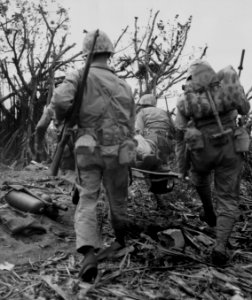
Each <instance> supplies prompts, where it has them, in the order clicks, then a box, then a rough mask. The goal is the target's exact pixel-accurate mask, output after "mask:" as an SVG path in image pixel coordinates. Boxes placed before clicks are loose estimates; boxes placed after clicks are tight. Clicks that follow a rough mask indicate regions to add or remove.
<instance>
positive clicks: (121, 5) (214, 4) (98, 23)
mask: <svg viewBox="0 0 252 300" xmlns="http://www.w3.org/2000/svg"><path fill="white" fill-rule="evenodd" d="M61 3H62V4H63V5H64V7H65V8H69V16H70V32H71V39H72V40H73V41H74V42H76V43H77V47H80V48H81V44H82V39H83V29H86V30H88V31H89V30H95V29H97V28H99V29H101V30H103V31H105V32H106V33H107V34H108V36H109V37H110V38H111V39H112V41H116V40H117V38H118V36H119V35H120V34H121V32H122V30H123V29H124V28H125V27H126V26H127V25H129V26H130V27H131V28H132V29H133V26H134V17H135V16H137V17H138V20H139V25H146V22H147V19H148V17H149V12H150V10H151V9H152V10H153V11H154V12H155V11H157V10H159V11H160V13H159V18H160V19H162V20H163V21H168V20H170V21H172V20H173V19H174V17H175V15H176V14H179V20H180V21H181V23H183V22H185V21H186V20H187V19H188V18H189V16H190V15H192V25H191V29H190V31H189V36H188V40H187V44H186V48H185V52H187V53H191V52H192V51H193V47H195V48H197V47H204V46H206V45H207V46H208V49H207V56H206V57H205V59H206V60H207V61H208V62H209V63H210V64H211V65H212V67H213V68H214V69H215V70H216V71H219V70H220V69H222V68H224V67H226V66H227V65H232V66H233V67H234V68H235V69H236V70H237V68H238V66H239V63H240V57H241V52H242V49H245V56H244V68H243V71H242V74H241V77H240V80H241V83H242V84H243V86H244V88H245V91H247V90H248V89H249V88H250V87H251V86H252V38H251V31H252V13H251V12H252V1H251V0H61Z"/></svg>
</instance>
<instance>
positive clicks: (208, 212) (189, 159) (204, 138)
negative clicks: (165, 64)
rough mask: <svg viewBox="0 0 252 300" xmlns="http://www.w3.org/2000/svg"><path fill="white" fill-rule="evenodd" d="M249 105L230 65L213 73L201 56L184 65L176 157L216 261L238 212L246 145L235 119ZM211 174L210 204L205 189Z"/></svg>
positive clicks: (220, 257) (222, 257) (221, 257)
mask: <svg viewBox="0 0 252 300" xmlns="http://www.w3.org/2000/svg"><path fill="white" fill-rule="evenodd" d="M249 109H250V105H249V102H248V101H247V99H246V97H245V93H244V90H243V87H242V86H241V84H240V82H239V77H238V75H237V73H236V72H235V70H234V69H233V68H232V67H231V66H228V67H226V68H224V69H222V70H221V71H219V72H218V73H216V72H215V71H214V70H213V69H212V67H211V66H210V65H209V64H208V63H207V62H205V61H202V60H197V61H195V62H194V63H193V64H192V65H191V66H190V67H189V70H188V76H187V80H186V84H185V86H184V93H183V94H182V95H181V96H180V97H179V99H178V102H177V115H176V120H175V126H176V129H177V145H176V155H177V162H178V168H179V171H180V173H182V174H183V176H184V177H185V176H186V175H187V172H188V169H189V168H190V171H191V172H190V174H191V180H192V182H193V184H194V185H195V187H196V190H197V192H198V194H199V196H200V199H201V201H202V203H203V208H204V212H203V214H202V216H201V219H203V220H204V221H205V222H206V223H208V224H209V225H210V226H216V234H217V237H216V244H215V246H214V248H213V250H212V261H213V263H215V264H218V265H221V264H222V265H223V264H226V262H227V260H228V254H227V242H228V239H229V237H230V234H231V232H232V229H233V227H234V224H235V222H236V220H237V218H238V217H239V192H240V180H241V171H242V163H243V153H244V152H245V151H248V147H249V135H248V133H247V131H246V129H245V128H243V127H238V126H237V123H236V119H237V116H238V114H240V115H245V114H247V113H248V111H249ZM212 175H213V179H214V189H215V197H216V209H215V207H214V205H213V202H212V195H211V179H212Z"/></svg>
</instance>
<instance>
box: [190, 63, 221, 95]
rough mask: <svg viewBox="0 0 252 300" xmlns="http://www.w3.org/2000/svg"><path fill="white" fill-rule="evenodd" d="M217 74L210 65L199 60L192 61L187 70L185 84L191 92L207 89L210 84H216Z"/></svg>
mask: <svg viewBox="0 0 252 300" xmlns="http://www.w3.org/2000/svg"><path fill="white" fill-rule="evenodd" d="M217 81H218V78H217V74H216V72H215V71H214V69H213V68H212V67H211V66H210V64H209V63H208V62H206V61H203V60H201V59H197V60H196V61H194V62H193V63H192V64H191V65H190V67H189V68H188V70H187V82H190V86H191V87H192V88H193V90H199V89H201V88H204V87H208V85H209V84H210V83H214V82H217Z"/></svg>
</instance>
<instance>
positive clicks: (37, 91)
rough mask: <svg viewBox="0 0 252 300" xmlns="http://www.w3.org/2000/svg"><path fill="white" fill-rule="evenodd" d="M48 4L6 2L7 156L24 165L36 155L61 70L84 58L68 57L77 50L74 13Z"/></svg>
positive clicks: (1, 8)
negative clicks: (71, 37)
mask: <svg viewBox="0 0 252 300" xmlns="http://www.w3.org/2000/svg"><path fill="white" fill-rule="evenodd" d="M48 3H49V2H48V1H47V0H38V1H26V0H16V1H14V2H12V1H9V0H7V1H1V2H0V14H1V22H0V41H1V46H0V55H1V56H0V58H1V60H0V72H1V77H2V80H3V81H4V82H5V86H8V87H9V92H8V93H6V91H5V93H6V94H5V95H4V96H3V95H0V96H2V98H1V99H0V111H1V123H2V124H1V125H2V126H1V128H2V130H1V132H0V136H1V143H2V146H3V150H2V158H3V157H4V158H5V159H6V158H9V159H10V160H12V161H13V160H19V161H21V162H23V164H27V162H29V160H31V159H32V157H33V151H34V149H33V143H34V138H33V133H34V129H35V125H36V123H37V121H38V120H39V118H40V115H41V112H42V109H43V106H44V105H45V104H46V102H47V99H49V98H50V93H51V89H52V87H53V85H54V83H53V79H54V74H55V72H56V71H57V70H64V68H65V66H66V65H67V64H68V63H70V62H71V61H72V60H73V59H74V58H76V57H77V56H79V55H80V54H81V53H80V52H79V53H76V54H71V56H68V57H67V58H66V54H67V53H69V52H70V50H72V49H73V47H74V46H75V44H71V45H68V44H67V36H68V22H69V19H68V14H67V11H66V10H65V9H64V8H63V7H62V6H60V5H59V4H57V3H56V2H55V1H50V11H49V6H48ZM52 7H54V8H53V11H52ZM7 100H8V101H7ZM5 101H6V102H5ZM4 102H5V103H7V102H9V104H10V109H6V106H4V104H3V103H4Z"/></svg>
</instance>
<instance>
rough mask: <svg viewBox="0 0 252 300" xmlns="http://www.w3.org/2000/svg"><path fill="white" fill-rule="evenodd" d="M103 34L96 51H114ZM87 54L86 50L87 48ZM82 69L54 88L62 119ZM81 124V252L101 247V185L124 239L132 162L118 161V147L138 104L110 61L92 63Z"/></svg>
mask: <svg viewBox="0 0 252 300" xmlns="http://www.w3.org/2000/svg"><path fill="white" fill-rule="evenodd" d="M105 37H106V36H105ZM99 38H100V40H98V45H97V47H96V49H95V53H100V52H109V53H111V52H112V45H111V44H109V45H108V47H107V48H106V45H103V44H102V40H103V38H104V33H102V32H100V35H99V37H98V39H99ZM86 41H87V40H86ZM105 42H106V38H105ZM99 46H100V47H101V49H99ZM85 47H86V44H85V46H84V48H85ZM83 52H84V54H85V49H84V51H83ZM82 72H83V70H80V71H76V72H73V73H72V74H69V75H68V76H66V78H65V80H64V82H63V83H62V84H61V85H60V86H59V87H58V88H57V89H56V90H55V91H54V95H53V98H52V102H53V103H54V105H55V111H56V117H57V119H59V120H61V119H64V118H65V116H66V114H67V112H68V111H69V109H70V108H71V106H72V103H73V99H74V96H75V94H76V91H77V87H78V84H79V83H80V78H81V75H82ZM77 124H78V136H77V141H76V144H75V154H76V165H77V171H78V182H77V187H78V190H79V195H80V200H79V203H78V205H77V208H76V213H75V232H76V247H77V251H78V250H80V249H81V248H83V247H84V246H91V247H93V248H96V249H97V248H100V247H101V240H100V236H99V234H98V232H97V220H96V207H97V201H98V196H99V192H100V187H101V183H103V186H104V188H105V191H106V193H107V196H108V200H109V204H110V209H111V222H112V226H113V228H114V231H115V236H116V238H117V239H119V240H120V242H121V243H124V242H123V239H124V236H125V230H126V226H127V195H128V166H127V165H121V164H119V151H120V147H121V145H122V144H123V143H124V142H125V141H126V140H131V139H133V136H134V124H135V103H134V99H133V95H132V92H131V88H130V87H129V85H128V84H127V83H126V82H125V81H124V80H122V79H120V78H118V77H117V76H116V74H115V73H114V72H113V71H112V70H111V69H110V68H109V67H108V66H107V64H106V63H101V62H95V61H94V62H92V63H91V67H90V71H89V74H88V78H87V84H86V89H85V91H84V95H83V100H82V105H81V108H80V112H79V115H78V116H77Z"/></svg>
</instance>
